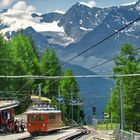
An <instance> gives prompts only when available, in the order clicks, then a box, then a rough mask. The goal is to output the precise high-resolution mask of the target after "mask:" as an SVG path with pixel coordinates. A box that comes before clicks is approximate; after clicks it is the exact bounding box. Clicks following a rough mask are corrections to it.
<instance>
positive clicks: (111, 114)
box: [110, 88, 112, 129]
mask: <svg viewBox="0 0 140 140" xmlns="http://www.w3.org/2000/svg"><path fill="white" fill-rule="evenodd" d="M110 92H111V93H110V119H111V129H112V88H111V89H110Z"/></svg>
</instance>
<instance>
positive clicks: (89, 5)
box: [80, 0, 96, 8]
mask: <svg viewBox="0 0 140 140" xmlns="http://www.w3.org/2000/svg"><path fill="white" fill-rule="evenodd" d="M80 4H83V5H86V6H88V7H90V8H92V7H95V6H96V2H95V1H93V0H90V1H88V2H87V3H86V2H80Z"/></svg>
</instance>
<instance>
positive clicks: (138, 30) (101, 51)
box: [0, 0, 140, 115]
mask: <svg viewBox="0 0 140 140" xmlns="http://www.w3.org/2000/svg"><path fill="white" fill-rule="evenodd" d="M138 17H140V0H139V1H137V2H136V3H135V4H131V5H124V6H112V7H107V8H98V7H93V8H91V7H88V6H87V5H84V4H83V3H76V4H75V5H73V6H72V7H71V8H70V9H69V10H68V11H67V12H66V13H64V14H62V13H57V12H52V13H47V14H39V13H35V12H34V13H29V12H26V11H16V10H14V9H4V10H3V11H2V12H1V13H0V30H1V32H2V33H3V34H4V35H5V38H10V37H12V36H14V35H15V34H16V32H17V31H18V29H20V28H23V29H25V31H24V33H25V34H26V35H31V36H32V38H33V40H34V41H35V43H36V45H37V49H38V51H39V52H40V53H42V52H44V50H45V49H46V48H48V47H53V48H54V49H55V50H56V53H57V55H58V57H59V59H60V60H61V61H67V60H69V59H70V58H72V57H74V56H76V55H77V54H79V53H81V52H83V51H84V50H86V49H88V48H89V47H92V46H94V45H95V44H96V43H98V42H99V41H101V40H103V39H104V38H106V37H107V36H109V35H111V34H112V33H114V32H115V31H117V30H119V29H120V28H122V27H124V26H126V25H127V24H128V23H130V22H132V21H133V20H135V19H136V18H138ZM126 43H129V44H132V45H134V46H135V47H140V21H137V22H136V23H134V24H133V25H131V26H130V27H128V28H126V29H125V30H123V31H121V32H120V33H118V34H116V35H114V36H112V37H111V38H109V39H108V40H106V41H104V42H103V43H101V44H99V45H97V46H95V47H94V48H93V49H91V50H89V51H88V52H86V53H84V54H83V55H80V56H79V57H76V58H75V59H74V60H72V61H70V62H69V64H68V65H67V66H69V67H71V68H72V69H73V70H74V72H75V73H77V72H78V74H81V73H82V72H83V73H82V74H85V73H86V71H87V72H88V73H90V72H91V73H93V72H94V73H101V74H102V73H111V72H112V67H113V65H114V62H113V61H111V62H110V63H107V64H105V65H102V66H100V67H96V68H94V69H91V70H90V71H88V69H90V68H91V67H94V66H97V65H98V64H101V63H102V62H105V61H108V60H110V59H112V58H114V57H115V56H117V55H118V54H119V50H120V48H121V47H122V45H124V44H126ZM67 66H64V67H65V68H66V67H67ZM84 81H86V83H88V84H85V83H84ZM97 81H99V82H97ZM103 81H105V83H108V84H110V85H111V86H112V85H113V82H112V81H110V80H107V79H106V80H103V79H102V78H99V79H98V80H96V79H88V80H87V79H86V80H81V79H80V80H79V79H78V82H79V84H80V89H81V95H82V96H83V97H87V98H85V104H86V105H85V106H86V107H87V108H88V109H89V110H88V109H86V114H88V115H89V114H91V108H89V107H91V106H92V105H94V103H95V101H94V100H95V98H94V97H93V96H94V94H88V93H86V91H85V89H91V91H92V92H93V91H94V90H95V87H97V86H98V85H101V86H102V85H103V84H104V83H103ZM94 84H95V85H94ZM93 85H94V86H93ZM109 88H110V87H109ZM109 88H107V89H106V90H104V93H103V92H99V93H97V94H102V95H106V94H107V93H109ZM83 91H84V92H85V94H84V92H83ZM82 92H83V93H82ZM91 98H94V99H93V100H90V101H89V99H91ZM107 99H108V97H106V98H105V103H106V102H107ZM99 104H100V102H96V105H98V106H100V105H99ZM103 106H104V105H103ZM99 108H102V109H103V107H102V105H101V106H100V107H99ZM102 109H101V110H100V109H99V112H98V113H99V114H101V112H102V111H103V110H102ZM87 110H88V111H87ZM89 112H90V113H89Z"/></svg>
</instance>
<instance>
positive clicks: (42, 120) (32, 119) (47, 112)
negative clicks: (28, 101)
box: [27, 108, 62, 134]
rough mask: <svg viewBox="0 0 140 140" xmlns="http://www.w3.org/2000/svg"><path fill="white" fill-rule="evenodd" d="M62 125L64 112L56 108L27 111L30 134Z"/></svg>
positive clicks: (51, 129) (43, 131)
mask: <svg viewBox="0 0 140 140" xmlns="http://www.w3.org/2000/svg"><path fill="white" fill-rule="evenodd" d="M61 127H62V113H61V111H60V110H55V109H54V108H37V109H35V110H32V111H28V112H27V130H28V132H29V133H30V134H35V133H46V132H49V131H54V130H59V129H60V128H61Z"/></svg>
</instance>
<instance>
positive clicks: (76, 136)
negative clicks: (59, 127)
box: [57, 127, 90, 140]
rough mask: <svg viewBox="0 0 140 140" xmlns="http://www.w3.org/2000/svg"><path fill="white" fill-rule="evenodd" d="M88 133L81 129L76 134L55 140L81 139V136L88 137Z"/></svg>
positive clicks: (85, 129) (86, 130) (88, 131)
mask: <svg viewBox="0 0 140 140" xmlns="http://www.w3.org/2000/svg"><path fill="white" fill-rule="evenodd" d="M89 133H90V130H88V129H87V128H84V127H82V128H80V129H79V130H78V131H77V132H76V133H74V134H71V135H69V136H65V137H63V138H59V139H57V140H77V139H79V138H81V137H82V136H85V135H88V134H89Z"/></svg>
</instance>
